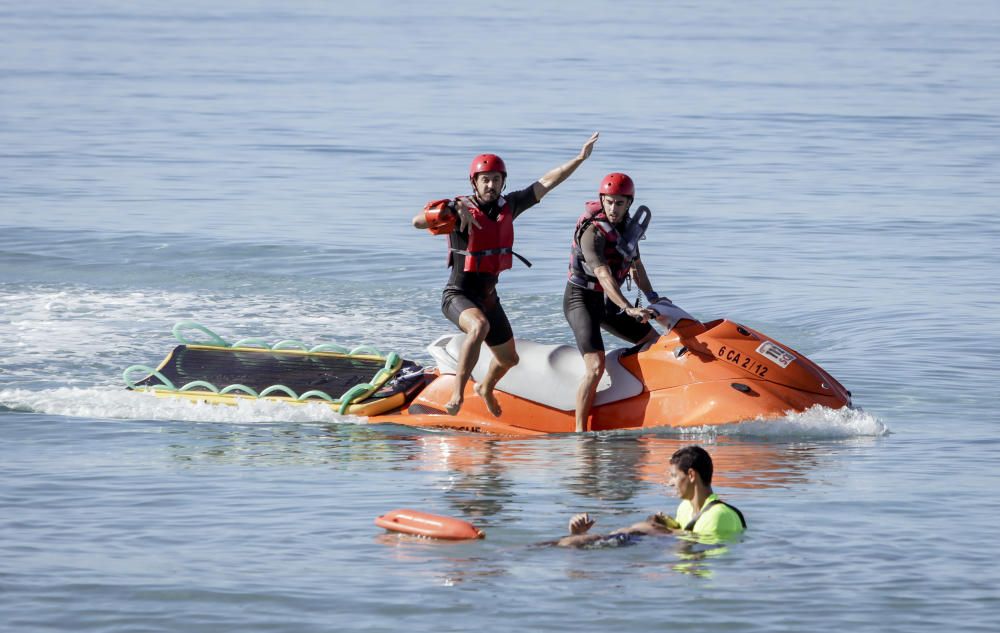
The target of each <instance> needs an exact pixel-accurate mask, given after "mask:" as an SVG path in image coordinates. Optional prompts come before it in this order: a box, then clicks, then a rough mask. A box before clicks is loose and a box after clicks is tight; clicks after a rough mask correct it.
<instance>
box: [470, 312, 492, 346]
mask: <svg viewBox="0 0 1000 633" xmlns="http://www.w3.org/2000/svg"><path fill="white" fill-rule="evenodd" d="M467 324H468V326H467V327H466V329H465V333H466V334H467V335H468V336H469V337H470V338H472V339H473V340H475V341H479V342H480V343H482V342H483V341H484V340H486V335H487V334H489V333H490V322H489V321H487V320H486V317H484V316H482V315H478V316H470V317H469V319H468V322H467Z"/></svg>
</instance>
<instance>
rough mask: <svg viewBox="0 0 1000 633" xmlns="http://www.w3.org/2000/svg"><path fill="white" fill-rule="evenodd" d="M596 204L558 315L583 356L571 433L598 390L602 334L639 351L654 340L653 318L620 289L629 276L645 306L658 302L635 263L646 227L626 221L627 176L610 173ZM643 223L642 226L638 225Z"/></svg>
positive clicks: (586, 218)
mask: <svg viewBox="0 0 1000 633" xmlns="http://www.w3.org/2000/svg"><path fill="white" fill-rule="evenodd" d="M598 194H599V201H590V202H587V204H586V207H585V211H584V213H583V215H581V216H580V218H579V219H578V220H577V222H576V229H575V230H574V231H573V245H572V250H571V251H570V263H569V280H568V281H567V282H566V291H565V292H564V293H563V314H565V315H566V320H567V321H569V325H570V327H571V328H572V329H573V335H574V336H575V337H576V345H577V347H578V348H579V349H580V353H581V354H583V362H584V367H585V368H584V374H583V379H582V380H581V381H580V387H579V389H577V392H576V432H577V433H580V432H582V431H584V430H585V429H586V424H587V418H588V417H589V416H590V409H591V406H592V405H593V403H594V394H595V393H596V392H597V384H598V382H599V381H600V379H601V376H602V375H603V374H604V339H603V338H602V337H601V328H602V327H603V328H604V329H605V330H607V331H608V332H610V333H612V334H614V335H615V336H617V337H619V338H623V339H625V340H627V341H629V342H631V343H635V344H637V345H644V344H645V343H647V342H649V341H652V340H653V339H655V338H656V337H657V333H656V330H654V329H653V327H652V326H651V325H649V323H648V322H647V321H648V319H649V318H650V317H652V316H655V315H654V314H653V313H652V312H650V311H649V310H646V309H642V308H638V307H633V306H632V305H631V304H630V303H629V301H628V299H626V298H625V295H623V294H622V291H621V285H622V283H623V282H624V281H625V279H626V278H628V276H629V274H631V275H632V279H634V280H635V283H636V286H638V287H639V290H642V291H643V293H645V295H646V298H647V299H648V300H649V302H650V303H653V302H654V301H656V300H657V299H658V295H657V294H656V292H654V291H653V286H652V285H651V284H650V282H649V277H648V276H647V275H646V268H645V267H644V266H643V265H642V260H640V259H639V244H638V241H639V239H641V238H642V236H643V233H644V232H645V226H646V224H648V221H649V217H648V215H649V214H648V209H645V207H640V208H639V211H640V212H643V211H644V210H645V211H644V213H645V217H644V218H640V217H639V216H638V214H637V216H636V217H632V216H630V215H629V207H631V206H632V201H633V200H634V199H635V184H634V183H633V182H632V179H631V178H629V177H628V176H627V175H626V174H622V173H618V172H615V173H611V174H608V175H607V176H605V177H604V180H602V181H601V186H600V188H599V189H598ZM643 221H644V223H643Z"/></svg>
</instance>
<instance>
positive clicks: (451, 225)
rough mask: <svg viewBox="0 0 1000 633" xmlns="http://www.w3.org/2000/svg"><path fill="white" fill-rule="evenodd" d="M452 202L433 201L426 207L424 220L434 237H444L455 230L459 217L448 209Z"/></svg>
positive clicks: (446, 200) (445, 200) (447, 200)
mask: <svg viewBox="0 0 1000 633" xmlns="http://www.w3.org/2000/svg"><path fill="white" fill-rule="evenodd" d="M450 202H451V200H449V199H447V198H445V199H444V200H432V201H431V202H428V203H427V204H426V205H424V220H425V221H426V222H427V230H429V231H430V232H431V234H432V235H442V234H445V233H451V232H452V231H454V230H455V224H456V222H457V220H458V218H457V216H456V215H455V214H454V213H452V211H451V210H450V209H448V204H449V203H450Z"/></svg>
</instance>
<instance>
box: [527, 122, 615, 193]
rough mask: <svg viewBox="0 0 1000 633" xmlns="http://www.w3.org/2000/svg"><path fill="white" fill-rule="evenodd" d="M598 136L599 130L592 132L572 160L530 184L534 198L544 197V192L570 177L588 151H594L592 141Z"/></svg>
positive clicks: (588, 156) (587, 155)
mask: <svg viewBox="0 0 1000 633" xmlns="http://www.w3.org/2000/svg"><path fill="white" fill-rule="evenodd" d="M598 136H600V133H599V132H594V133H593V135H591V137H590V138H589V139H587V142H586V143H584V144H583V149H581V150H580V153H579V154H578V155H577V156H576V158H574V159H573V160H571V161H569V162H568V163H565V164H563V165H560V166H558V167H556V168H555V169H552V170H550V171H548V172H547V173H546V174H545V175H544V176H542V177H541V178H539V179H538V182H536V183H535V184H533V185H532V190H533V191H534V192H535V198H536V199H537V200H541V199H542V198H543V197H545V194H547V193H548V192H550V191H552V190H553V189H555V188H556V186H557V185H558V184H559V183H561V182H562V181H564V180H566V179H567V178H569V177H570V175H571V174H572V173H573V172H574V171H576V168H577V167H579V166H580V165H581V164H582V163H583V161H585V160H587V159H588V158H590V153H591V152H592V151H594V143H596V142H597V137H598Z"/></svg>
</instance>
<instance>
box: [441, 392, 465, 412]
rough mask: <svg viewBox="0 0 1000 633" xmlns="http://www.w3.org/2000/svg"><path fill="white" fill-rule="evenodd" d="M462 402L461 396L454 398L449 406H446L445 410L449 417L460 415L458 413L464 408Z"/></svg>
mask: <svg viewBox="0 0 1000 633" xmlns="http://www.w3.org/2000/svg"><path fill="white" fill-rule="evenodd" d="M462 400H463V398H462V396H461V395H458V396H454V397H452V399H451V400H450V401H449V402H448V404H446V405H444V410H445V411H447V412H448V415H458V411H459V410H460V409H461V408H462Z"/></svg>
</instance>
